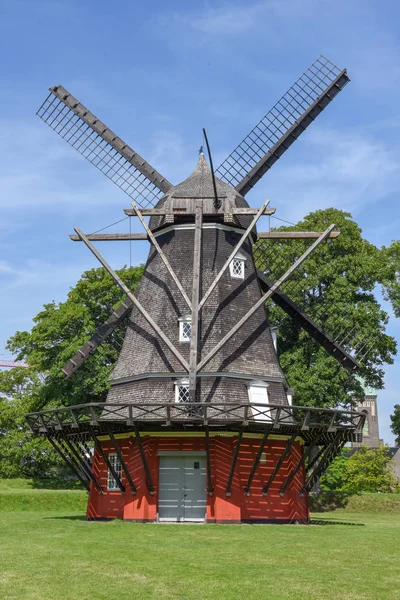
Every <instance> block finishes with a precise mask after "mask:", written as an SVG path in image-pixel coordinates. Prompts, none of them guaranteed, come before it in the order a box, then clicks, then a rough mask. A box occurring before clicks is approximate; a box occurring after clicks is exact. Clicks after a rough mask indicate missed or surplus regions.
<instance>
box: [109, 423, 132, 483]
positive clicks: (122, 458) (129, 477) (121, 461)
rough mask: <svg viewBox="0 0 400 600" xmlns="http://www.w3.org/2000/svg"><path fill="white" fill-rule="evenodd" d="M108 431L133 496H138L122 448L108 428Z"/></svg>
mask: <svg viewBox="0 0 400 600" xmlns="http://www.w3.org/2000/svg"><path fill="white" fill-rule="evenodd" d="M107 431H108V435H109V436H110V440H111V441H112V443H113V446H114V448H115V452H116V454H117V456H118V460H119V462H120V463H121V467H122V469H123V471H124V473H125V477H126V479H127V481H128V483H129V487H130V488H131V491H132V494H134V495H135V494H136V486H135V484H134V483H133V479H132V477H131V474H130V473H129V469H128V467H127V465H126V463H125V461H124V457H123V456H122V452H121V448H120V447H119V445H118V442H117V440H116V439H115V437H114V434H113V432H112V431H111V429H110V427H108V428H107Z"/></svg>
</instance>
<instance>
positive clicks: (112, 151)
mask: <svg viewBox="0 0 400 600" xmlns="http://www.w3.org/2000/svg"><path fill="white" fill-rule="evenodd" d="M36 114H37V115H38V116H39V117H40V118H41V119H42V120H43V121H44V122H45V123H46V124H47V125H48V126H49V127H50V128H51V129H53V130H54V131H55V132H56V133H58V135H59V136H60V137H62V138H63V139H64V140H65V141H66V142H68V144H70V145H71V146H72V147H73V148H75V150H77V151H78V152H79V153H80V154H82V156H84V157H85V158H86V159H87V160H88V161H89V162H91V163H92V164H93V165H94V166H95V167H96V168H97V169H99V171H101V172H102V173H103V174H104V175H106V177H108V178H109V179H111V181H113V182H114V183H115V184H116V185H117V186H118V187H119V188H120V189H122V190H123V191H124V192H125V193H126V194H127V195H128V196H130V197H131V198H133V199H134V200H135V202H136V203H137V204H138V206H140V207H141V208H152V207H153V206H155V205H156V204H157V202H158V201H159V200H160V198H161V197H162V196H163V195H164V192H166V191H168V189H169V188H170V187H171V184H170V183H169V181H168V180H166V179H165V178H164V177H163V176H162V175H161V174H160V173H158V171H156V169H154V168H153V167H152V166H151V165H149V164H148V163H147V162H146V161H145V160H144V159H143V158H142V157H141V156H140V155H139V154H137V153H136V152H135V151H134V150H132V148H130V146H128V145H127V144H126V143H125V142H123V140H121V138H119V137H118V136H116V135H115V134H114V133H113V132H112V131H111V130H110V129H109V128H108V127H107V126H106V125H104V123H102V122H101V121H100V120H99V119H97V117H96V116H95V115H94V114H93V113H91V112H90V111H89V110H88V109H86V108H85V107H84V106H83V105H82V104H81V103H80V102H78V100H76V98H74V97H73V96H72V95H71V94H69V92H68V91H67V90H66V89H65V88H63V87H62V86H56V87H54V88H50V94H49V95H48V97H47V98H46V100H45V101H44V102H43V104H42V106H41V107H40V108H39V110H38V111H37V113H36Z"/></svg>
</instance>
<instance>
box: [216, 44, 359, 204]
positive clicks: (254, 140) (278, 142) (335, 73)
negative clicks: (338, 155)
mask: <svg viewBox="0 0 400 600" xmlns="http://www.w3.org/2000/svg"><path fill="white" fill-rule="evenodd" d="M349 81H350V80H349V77H348V75H347V72H346V69H343V70H340V69H339V68H338V67H336V66H335V65H334V64H333V63H331V62H330V61H329V60H328V59H327V58H325V57H324V56H322V55H321V56H320V57H319V58H318V59H317V60H316V61H315V62H314V63H313V64H312V65H311V66H310V67H309V68H308V69H307V70H306V71H305V72H304V73H303V75H301V77H299V79H298V80H297V81H296V82H295V83H294V84H293V85H292V87H291V88H289V90H288V91H287V92H286V93H285V94H284V95H283V96H282V98H281V99H280V100H279V101H278V102H277V103H276V104H275V106H274V107H273V108H272V109H271V110H270V111H269V112H268V113H267V114H266V115H265V116H264V117H263V118H262V119H261V121H260V122H259V123H257V125H256V126H255V127H254V129H252V130H251V131H250V133H249V134H248V135H247V136H246V137H245V138H244V140H242V141H241V142H240V144H239V145H238V146H237V147H236V148H235V150H233V152H232V153H231V154H230V155H229V156H228V158H227V159H226V160H225V161H224V162H223V163H222V164H221V165H220V166H219V167H218V169H217V170H216V175H217V176H218V177H219V178H220V179H222V180H223V181H225V182H226V183H229V184H230V185H232V186H233V187H235V188H236V190H237V191H238V192H239V193H240V194H242V195H243V196H244V195H245V194H246V193H247V192H248V191H249V190H250V189H251V188H252V187H253V186H254V185H255V184H256V183H257V181H258V180H259V179H261V177H262V176H263V175H264V174H265V173H266V172H267V171H268V170H269V169H270V168H271V167H272V165H273V164H274V163H275V162H276V161H277V160H278V159H279V158H280V157H281V156H282V154H283V153H284V152H286V150H287V149H288V148H289V146H291V145H292V144H293V142H294V141H295V140H296V139H297V138H298V137H299V136H300V135H301V134H302V133H303V131H304V130H305V129H306V128H307V127H308V126H309V125H310V124H311V123H312V122H313V121H314V119H315V118H316V117H317V116H318V115H319V114H320V113H321V112H322V111H323V110H324V108H325V107H326V106H327V105H328V104H329V103H330V102H331V101H332V100H333V98H334V97H335V96H336V95H337V94H338V93H339V92H340V91H341V90H342V89H343V87H344V86H345V85H346V83H348V82H349Z"/></svg>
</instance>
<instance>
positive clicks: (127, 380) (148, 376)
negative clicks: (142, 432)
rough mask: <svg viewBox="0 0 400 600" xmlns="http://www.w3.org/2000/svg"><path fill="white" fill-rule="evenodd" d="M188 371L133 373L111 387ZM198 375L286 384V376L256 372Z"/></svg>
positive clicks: (169, 376)
mask: <svg viewBox="0 0 400 600" xmlns="http://www.w3.org/2000/svg"><path fill="white" fill-rule="evenodd" d="M185 376H187V373H185V372H184V371H181V372H175V373H159V372H157V373H141V374H140V375H133V376H132V377H120V378H119V379H114V380H113V381H111V382H110V385H111V387H112V386H114V385H120V384H121V383H131V382H132V381H141V380H142V379H174V380H175V379H177V378H178V379H179V378H181V379H182V378H185ZM197 377H204V378H208V379H215V378H216V377H226V378H227V379H230V378H232V379H251V380H252V381H254V379H255V378H257V379H259V380H260V381H265V382H268V383H283V384H286V379H285V378H284V377H267V376H265V377H264V376H263V375H255V374H254V373H235V372H230V371H202V372H200V373H197Z"/></svg>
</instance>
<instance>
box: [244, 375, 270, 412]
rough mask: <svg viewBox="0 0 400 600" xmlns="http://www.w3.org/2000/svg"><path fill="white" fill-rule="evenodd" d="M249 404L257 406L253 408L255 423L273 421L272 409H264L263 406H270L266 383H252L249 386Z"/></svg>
mask: <svg viewBox="0 0 400 600" xmlns="http://www.w3.org/2000/svg"><path fill="white" fill-rule="evenodd" d="M249 402H250V404H254V405H257V406H253V407H252V413H253V417H254V420H255V421H271V420H272V413H271V409H270V408H263V407H262V405H263V404H266V405H268V404H269V399H268V384H267V383H265V381H261V380H259V381H258V380H257V381H252V382H251V383H250V385H249Z"/></svg>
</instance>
